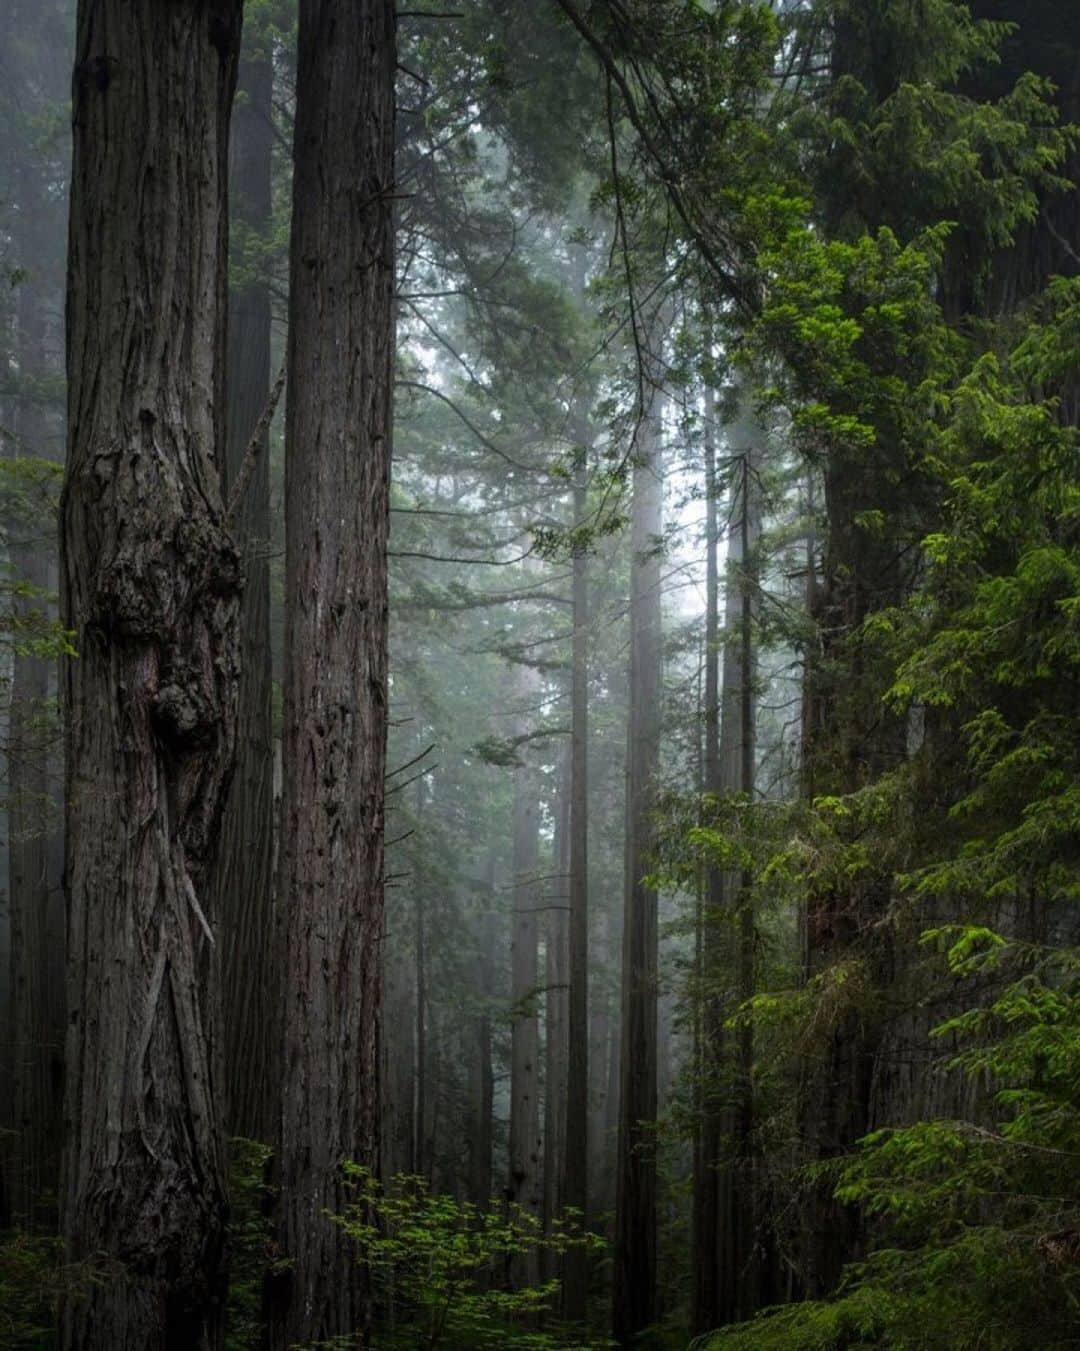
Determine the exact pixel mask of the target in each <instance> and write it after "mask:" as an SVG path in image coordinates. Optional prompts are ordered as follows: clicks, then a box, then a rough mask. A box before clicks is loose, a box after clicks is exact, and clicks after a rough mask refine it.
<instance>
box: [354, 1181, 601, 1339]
mask: <svg viewBox="0 0 1080 1351" xmlns="http://www.w3.org/2000/svg"><path fill="white" fill-rule="evenodd" d="M347 1171H348V1173H349V1176H350V1177H351V1179H352V1180H353V1183H354V1184H355V1189H356V1191H355V1200H354V1203H353V1204H352V1205H351V1206H350V1207H349V1209H348V1211H347V1213H346V1214H344V1215H340V1216H336V1217H335V1219H336V1221H337V1222H338V1223H339V1224H341V1225H342V1227H343V1228H344V1229H345V1231H346V1233H347V1234H348V1235H349V1237H350V1239H352V1240H353V1242H354V1243H355V1245H356V1253H357V1259H358V1261H359V1262H360V1263H361V1265H362V1266H363V1267H364V1269H365V1271H366V1273H367V1276H368V1280H369V1281H370V1289H371V1292H372V1296H373V1298H374V1301H375V1305H376V1308H377V1310H378V1313H377V1326H376V1330H375V1332H374V1334H373V1341H372V1345H373V1346H376V1347H386V1348H390V1347H398V1346H400V1347H421V1346H422V1347H429V1348H434V1347H461V1348H476V1351H480V1348H483V1347H492V1348H496V1347H498V1348H520V1349H521V1351H526V1348H533V1349H534V1351H544V1348H555V1347H572V1346H576V1347H583V1346H586V1345H590V1344H593V1345H596V1344H603V1343H589V1342H588V1341H587V1340H583V1338H582V1336H581V1335H580V1334H574V1333H571V1332H566V1333H563V1332H560V1331H557V1330H555V1328H553V1327H552V1326H551V1324H550V1321H547V1322H545V1324H544V1326H541V1321H542V1320H544V1319H545V1316H546V1318H547V1320H550V1309H551V1305H552V1301H553V1299H554V1297H555V1295H556V1294H557V1292H558V1288H559V1284H558V1281H556V1280H548V1281H543V1282H542V1283H540V1284H538V1285H533V1286H528V1285H526V1286H519V1287H517V1288H514V1287H513V1286H512V1284H511V1282H510V1280H509V1279H508V1277H509V1271H510V1264H511V1263H512V1262H513V1261H514V1260H515V1259H517V1258H521V1257H524V1256H525V1255H526V1254H529V1253H533V1254H536V1255H538V1256H539V1255H543V1254H550V1255H551V1256H552V1257H558V1256H560V1255H561V1254H563V1253H565V1252H567V1251H568V1250H569V1249H570V1248H571V1247H575V1246H585V1247H586V1248H593V1247H596V1246H598V1245H600V1240H598V1239H596V1238H594V1237H593V1236H592V1235H589V1234H585V1233H583V1232H582V1231H581V1229H580V1226H579V1225H578V1223H577V1222H576V1220H575V1218H574V1217H573V1216H572V1215H568V1216H566V1217H564V1218H563V1219H562V1220H561V1221H559V1222H558V1223H556V1224H555V1225H554V1226H553V1228H552V1231H551V1232H550V1233H547V1234H545V1233H544V1230H543V1226H542V1225H541V1224H540V1222H539V1221H538V1220H537V1219H536V1218H535V1217H534V1216H532V1215H530V1214H528V1213H527V1212H526V1211H524V1210H522V1209H521V1208H520V1207H518V1206H514V1205H507V1206H504V1205H500V1204H499V1203H493V1204H492V1205H491V1206H490V1207H489V1208H488V1209H486V1210H482V1209H480V1208H479V1207H477V1206H475V1205H473V1204H471V1203H469V1202H464V1201H458V1200H456V1199H455V1198H454V1197H453V1196H449V1195H438V1194H436V1193H434V1192H433V1191H432V1190H431V1189H430V1187H429V1186H428V1184H427V1182H426V1181H425V1180H424V1179H423V1178H419V1177H409V1176H401V1177H395V1178H393V1179H392V1180H391V1181H390V1182H389V1184H388V1185H387V1186H386V1187H385V1188H383V1187H382V1186H381V1185H380V1184H379V1183H378V1182H377V1181H376V1180H375V1179H374V1178H373V1177H372V1175H371V1174H370V1172H368V1170H366V1169H364V1168H362V1167H360V1166H358V1165H348V1168H347Z"/></svg>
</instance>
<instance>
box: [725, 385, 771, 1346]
mask: <svg viewBox="0 0 1080 1351" xmlns="http://www.w3.org/2000/svg"><path fill="white" fill-rule="evenodd" d="M761 435H762V432H761V428H760V427H759V426H758V425H757V424H756V421H755V419H754V418H753V417H752V416H751V410H750V400H749V395H748V391H747V390H746V389H745V388H740V390H739V407H738V410H737V413H736V416H735V419H734V421H733V423H732V425H731V428H730V430H729V433H728V449H729V453H730V457H731V476H732V497H733V509H732V513H731V525H730V530H729V535H728V551H727V552H728V574H727V584H726V588H725V591H726V594H725V606H724V608H725V615H724V620H725V624H724V627H725V633H724V657H723V661H724V678H723V694H722V704H721V727H720V782H721V787H722V789H723V791H724V792H727V793H739V794H741V795H742V796H743V797H744V798H746V799H747V800H749V799H751V798H752V796H753V792H754V764H755V749H756V745H755V708H756V705H755V698H754V679H755V671H756V661H755V649H754V621H755V612H756V605H757V593H756V578H755V559H756V552H757V543H758V536H759V532H760V527H759V508H758V505H757V503H758V493H757V488H756V483H757V472H758V466H759V465H760V463H761V446H760V444H759V442H760V437H761ZM752 884H753V878H752V876H751V874H750V873H749V871H747V870H739V871H733V872H725V873H723V874H722V889H723V896H724V906H725V909H726V911H727V914H728V925H727V927H728V932H729V933H730V934H731V937H732V944H733V949H734V956H735V961H734V973H733V974H734V977H735V979H734V993H735V1003H736V1004H741V1003H744V1002H745V1001H746V1000H748V999H750V998H751V997H752V995H753V993H754V908H753V885H752ZM732 1040H733V1041H734V1042H735V1045H734V1046H733V1047H732V1048H731V1051H732V1064H731V1066H730V1069H729V1070H728V1074H729V1076H730V1078H731V1080H732V1085H733V1086H732V1090H731V1091H730V1093H729V1102H730V1105H729V1106H728V1108H727V1110H726V1111H725V1112H724V1121H723V1123H722V1129H723V1132H724V1134H726V1135H727V1136H729V1138H730V1146H729V1149H730V1161H729V1163H728V1166H727V1168H726V1170H725V1171H724V1173H723V1174H722V1187H721V1214H720V1258H719V1270H720V1278H721V1286H720V1292H719V1312H720V1321H721V1322H731V1321H733V1320H735V1319H739V1318H748V1317H749V1316H750V1315H751V1314H752V1313H753V1312H754V1311H755V1310H756V1308H757V1307H758V1296H757V1291H758V1286H759V1283H760V1270H759V1263H758V1261H757V1257H756V1239H755V1235H756V1229H757V1222H756V1211H757V1199H758V1198H757V1193H756V1187H755V1173H756V1169H755V1166H754V1157H753V1148H752V1132H753V1125H754V1093H753V1058H754V1043H753V1024H752V1023H751V1022H749V1020H743V1021H742V1022H741V1023H740V1025H739V1027H738V1030H737V1032H736V1034H735V1036H734V1037H733V1038H732Z"/></svg>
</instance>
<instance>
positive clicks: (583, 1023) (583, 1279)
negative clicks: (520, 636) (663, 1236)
mask: <svg viewBox="0 0 1080 1351" xmlns="http://www.w3.org/2000/svg"><path fill="white" fill-rule="evenodd" d="M588 434H589V431H588V420H587V418H585V417H584V416H582V417H581V419H580V426H579V428H578V437H579V441H580V462H579V464H578V466H577V471H576V477H575V481H574V524H575V526H576V527H577V528H578V529H581V528H583V527H584V525H585V517H586V511H587V501H586V499H587V491H588V487H587V485H588V478H587V475H588V462H587V457H588V452H587V445H588ZM572 615H573V626H574V636H573V644H572V651H571V677H572V681H571V715H570V717H571V725H570V850H569V863H570V879H569V881H570V916H569V920H570V924H569V940H570V942H569V954H568V956H569V963H568V966H569V969H568V977H569V984H570V990H569V997H568V1009H567V1017H568V1028H567V1033H568V1058H567V1073H566V1127H565V1140H566V1148H565V1150H564V1154H563V1180H562V1204H563V1206H564V1207H568V1208H573V1209H574V1210H577V1211H579V1212H580V1215H581V1223H582V1225H584V1224H585V1222H586V1219H587V1212H588V1202H589V1150H588V1138H589V872H588V847H589V843H588V830H589V799H588V793H589V759H588V755H589V740H588V739H589V667H588V644H589V565H588V554H587V553H586V550H585V548H584V547H583V546H582V545H580V544H579V546H578V547H577V549H576V550H575V551H574V578H573V609H572ZM588 1277H589V1269H588V1255H587V1253H586V1252H585V1250H584V1249H583V1248H572V1249H571V1250H570V1251H569V1252H568V1253H567V1254H566V1258H565V1260H564V1262H563V1291H562V1295H563V1317H564V1318H566V1319H567V1320H569V1321H572V1322H577V1323H581V1322H584V1320H585V1307H586V1296H587V1294H588Z"/></svg>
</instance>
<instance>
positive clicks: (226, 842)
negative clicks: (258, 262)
mask: <svg viewBox="0 0 1080 1351" xmlns="http://www.w3.org/2000/svg"><path fill="white" fill-rule="evenodd" d="M273 83H274V79H273V66H272V62H271V59H270V57H269V56H268V55H262V56H259V57H257V58H255V59H243V60H241V62H240V78H239V86H238V87H239V91H240V93H241V95H242V96H243V97H241V98H240V99H239V100H238V101H237V105H236V111H235V114H234V116H233V119H232V146H231V155H230V158H231V165H230V196H231V201H232V204H233V208H234V213H233V219H234V220H235V221H236V222H238V223H239V224H240V225H241V226H242V227H243V228H244V229H246V230H248V231H250V232H252V233H254V234H256V235H258V236H259V237H262V238H265V237H266V236H267V235H268V234H269V231H270V226H271V199H270V189H271V157H272V152H273V144H274V130H273V123H272V121H271V118H272V109H271V99H272V94H273ZM269 390H270V291H269V288H268V286H267V284H266V279H265V278H263V277H247V276H245V277H244V278H243V279H242V281H241V282H240V284H239V285H236V286H234V287H233V289H232V290H231V292H230V309H229V343H228V380H227V391H226V392H227V403H226V418H225V447H226V455H225V478H226V481H227V485H228V492H227V494H226V496H227V497H228V496H230V495H231V492H232V488H233V485H234V484H235V483H236V482H237V478H238V476H239V475H240V473H241V466H242V465H243V463H244V456H245V452H246V450H247V447H248V443H249V442H250V440H251V437H252V435H253V434H254V432H255V429H256V427H257V425H258V423H259V419H260V417H261V416H262V412H263V409H264V407H265V405H266V400H267V396H268V394H269ZM265 441H266V438H264V444H262V445H261V446H260V447H259V452H258V456H257V458H256V460H255V465H254V470H253V472H252V474H251V477H250V479H249V480H248V482H247V486H246V488H245V489H244V493H243V497H242V499H241V500H240V502H239V503H238V506H237V509H236V512H235V515H234V529H235V533H236V540H237V544H238V545H239V546H240V549H241V552H242V554H243V563H244V594H243V601H242V607H241V622H240V635H241V636H240V651H241V670H242V676H241V681H240V708H239V716H238V728H237V745H236V769H235V771H234V774H233V780H232V786H231V788H230V790H229V795H228V798H227V800H226V805H225V814H224V817H223V819H222V826H221V848H220V852H219V861H218V866H217V868H216V869H215V873H214V878H213V895H214V907H215V910H216V912H217V913H218V914H219V915H220V916H221V924H220V933H221V947H222V963H223V976H224V979H223V983H222V995H223V1024H224V1042H225V1067H226V1069H225V1074H226V1078H225V1082H226V1084H227V1087H228V1095H229V1101H228V1111H227V1120H228V1127H229V1131H230V1132H231V1133H232V1134H234V1135H246V1136H249V1137H252V1138H255V1139H259V1140H270V1139H272V1138H273V1131H274V1125H273V1123H274V1098H275V1095H276V1090H278V1089H279V1088H280V1084H281V1076H280V1074H279V1073H277V1069H276V1058H277V1054H278V1050H279V1046H280V1036H279V1035H275V1032H276V1028H277V1015H278V1012H279V1009H280V1005H281V1000H280V997H279V986H278V981H277V979H276V975H277V972H278V968H279V949H278V944H277V943H276V941H275V939H276V934H277V924H276V916H275V906H274V879H273V873H272V863H273V813H274V737H273V714H272V673H271V657H270V560H269V555H268V546H269V539H270V465H269V455H268V454H267V446H266V444H265Z"/></svg>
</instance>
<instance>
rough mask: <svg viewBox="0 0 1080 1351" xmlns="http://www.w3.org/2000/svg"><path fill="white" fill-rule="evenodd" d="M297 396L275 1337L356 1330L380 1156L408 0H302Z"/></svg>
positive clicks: (288, 626) (291, 496)
mask: <svg viewBox="0 0 1080 1351" xmlns="http://www.w3.org/2000/svg"><path fill="white" fill-rule="evenodd" d="M299 22H300V27H299V49H298V67H297V96H296V132H295V147H294V177H293V220H292V245H291V265H290V307H291V312H290V326H289V351H288V368H289V380H288V386H289V394H288V408H287V415H286V431H285V438H286V487H285V496H286V531H287V545H286V565H285V574H286V575H285V730H284V750H283V764H284V785H283V804H282V826H281V829H282V862H281V879H282V892H281V894H282V903H283V905H284V906H285V909H286V917H285V930H286V979H287V996H286V1001H285V1010H284V1061H283V1069H284V1094H283V1104H282V1110H281V1122H280V1131H279V1137H278V1141H279V1143H278V1148H279V1159H280V1182H281V1246H282V1250H283V1252H284V1254H285V1255H286V1256H287V1257H288V1259H289V1262H290V1264H291V1265H290V1267H289V1271H288V1273H287V1276H286V1277H285V1279H283V1280H282V1281H281V1282H279V1283H278V1285H277V1287H276V1290H275V1292H274V1298H273V1299H272V1326H271V1342H272V1344H273V1345H275V1346H279V1347H284V1346H291V1345H293V1344H294V1343H296V1342H310V1341H316V1340H318V1339H320V1338H321V1339H327V1338H331V1337H336V1336H348V1335H350V1334H352V1333H354V1332H355V1331H356V1329H357V1326H358V1322H359V1321H360V1317H361V1299H360V1291H359V1283H358V1279H357V1271H356V1267H355V1264H354V1262H353V1260H352V1255H351V1253H350V1250H349V1243H348V1239H347V1236H346V1235H345V1234H344V1232H343V1231H342V1229H341V1228H340V1226H339V1225H336V1224H334V1223H333V1221H332V1220H331V1219H329V1218H328V1216H327V1214H326V1212H327V1211H330V1212H340V1211H342V1210H343V1209H344V1207H345V1205H346V1204H347V1202H348V1198H349V1191H348V1187H347V1185H346V1182H345V1178H344V1176H343V1173H342V1167H343V1165H344V1164H345V1162H346V1161H347V1160H350V1159H353V1160H356V1161H357V1162H358V1163H360V1164H363V1165H366V1166H367V1167H369V1168H371V1169H374V1170H377V1169H378V1124H379V1091H378V1084H379V1051H378V1042H379V968H380V961H381V958H380V943H379V940H380V936H381V934H382V922H383V917H382V908H383V776H384V768H385V767H384V759H385V743H386V709H387V567H386V540H387V523H388V516H389V477H390V435H391V407H392V399H391V396H392V372H393V358H394V310H393V290H394V235H393V209H392V208H393V202H392V195H393V168H394V166H393V157H394V140H393V135H394V87H393V86H394V70H395V64H396V60H395V34H394V7H393V4H392V3H391V0H301V4H300V20H299Z"/></svg>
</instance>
